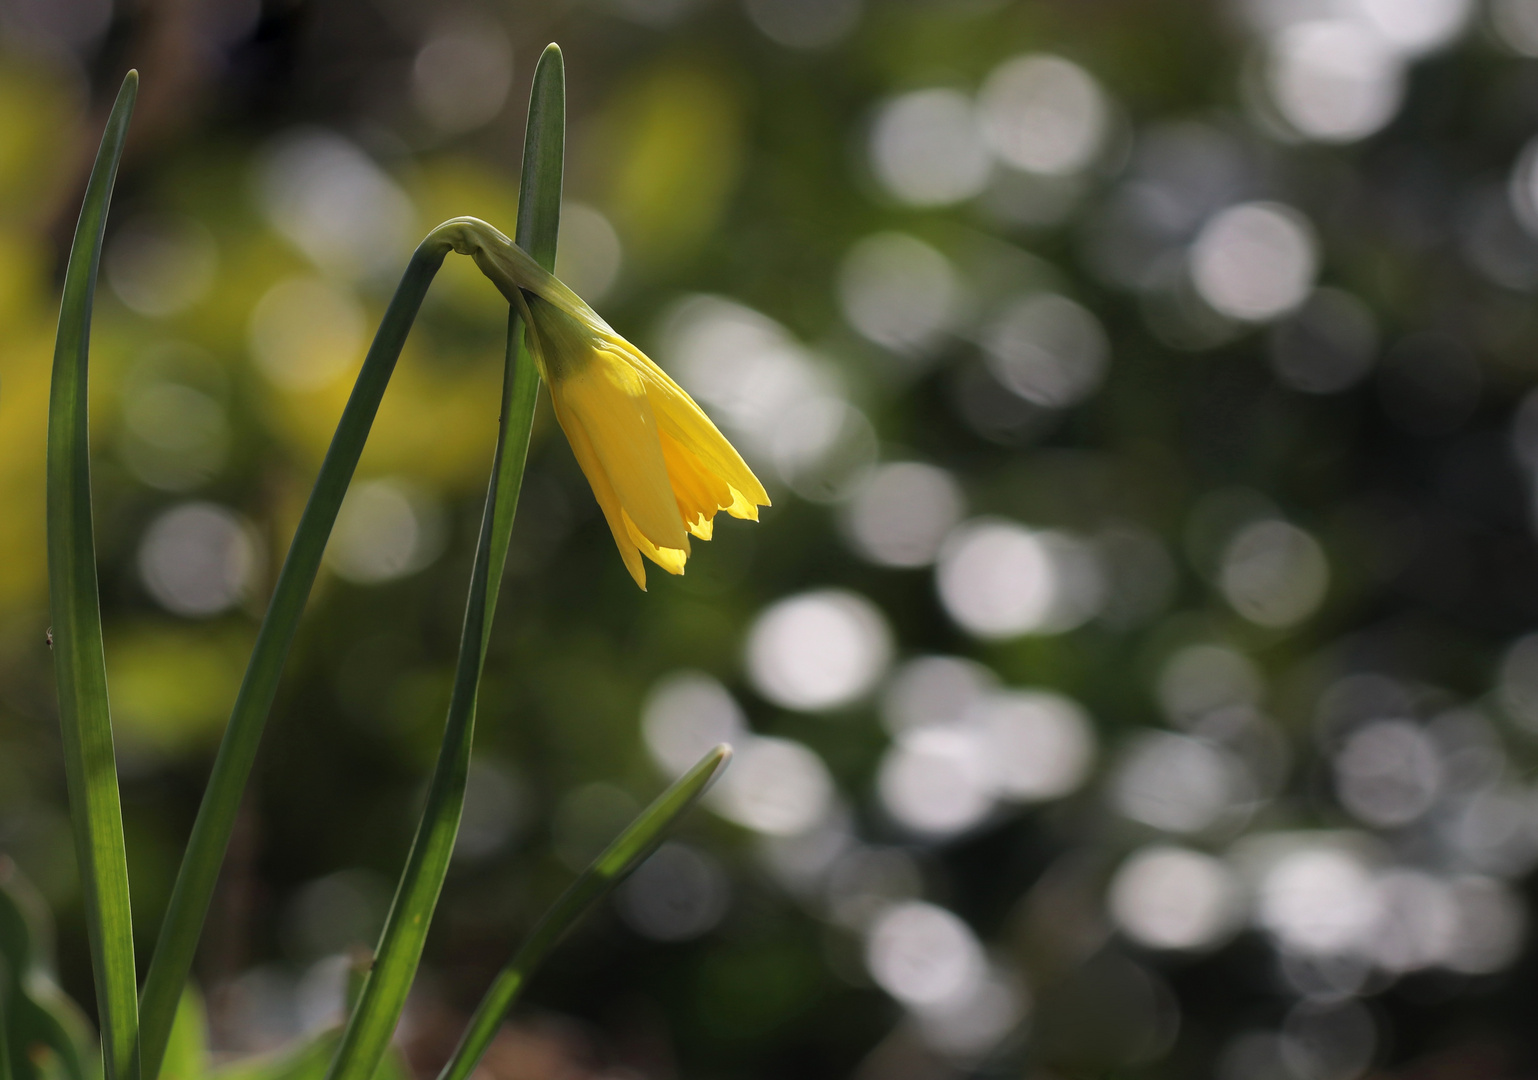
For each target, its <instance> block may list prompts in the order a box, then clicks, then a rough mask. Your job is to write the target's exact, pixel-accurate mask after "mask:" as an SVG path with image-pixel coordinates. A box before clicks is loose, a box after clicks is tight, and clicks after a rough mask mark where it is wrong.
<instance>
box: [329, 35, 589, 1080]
mask: <svg viewBox="0 0 1538 1080" xmlns="http://www.w3.org/2000/svg"><path fill="white" fill-rule="evenodd" d="M565 119H566V118H565V74H564V71H563V69H562V61H561V52H560V50H559V49H558V48H556V47H555V46H553V45H552V46H550V47H549V48H547V49H546V50H545V54H544V56H543V57H541V58H540V63H539V67H538V68H537V69H536V70H535V73H534V93H533V97H532V98H531V101H530V106H529V126H528V131H527V134H526V136H525V144H524V168H523V184H522V188H521V189H520V191H519V198H518V229H517V236H518V239H519V241H520V243H521V244H523V245H525V247H526V248H527V250H529V251H530V252H531V254H532V255H533V256H534V258H535V259H537V260H538V261H540V262H541V263H543V264H544V265H545V266H546V267H547V268H548V267H549V266H551V265H553V264H554V262H555V247H556V234H557V230H558V228H559V220H560V217H559V215H560V199H561V174H562V168H563V156H564V143H565ZM481 225H482V223H479V222H477V223H475V227H481ZM440 228H442V229H443V230H445V234H446V235H447V234H448V233H447V230H450V229H455V230H458V232H456V233H454V234H453V235H455V236H456V237H458V238H460V239H461V241H463V240H464V239H465V238H466V237H467V233H466V232H465V224H464V222H463V221H462V220H461V221H456V222H447V223H445V224H444V225H443V226H441V227H440ZM491 231H492V232H493V233H494V232H495V230H491ZM457 248H458V250H461V251H464V250H465V246H464V245H463V243H461V244H460V245H457ZM522 336H523V335H522V334H520V333H519V320H518V319H517V318H516V317H515V316H512V315H510V316H509V323H508V345H507V349H508V357H509V361H510V370H509V371H508V376H507V379H506V381H505V383H504V389H503V414H502V431H501V435H500V437H499V439H498V443H497V456H496V465H495V466H494V469H493V474H492V479H491V483H490V486H489V490H488V491H487V494H486V507H485V510H484V512H483V514H482V518H481V532H480V539H479V542H478V544H477V547H476V556H475V566H474V569H473V570H472V572H471V587H470V598H469V602H468V603H467V605H466V610H465V621H464V627H463V630H462V632H461V636H460V646H459V661H458V667H457V669H456V671H455V675H454V691H453V695H452V697H451V699H450V702H449V714H448V719H447V722H446V723H445V725H444V733H443V742H442V745H441V746H440V748H439V751H438V762H437V765H436V766H435V767H434V770H433V778H432V783H431V785H430V786H429V788H428V792H427V805H426V807H425V808H424V809H423V811H422V819H421V822H420V824H419V825H418V826H417V833H416V837H415V838H414V839H413V840H412V844H411V853H410V854H409V855H408V856H407V859H406V867H405V870H404V871H403V872H402V874H401V880H400V884H399V885H398V886H397V888H396V892H395V899H394V901H393V902H392V904H391V906H390V914H389V916H388V918H387V919H386V920H385V928H384V932H383V934H382V935H381V937H380V941H379V948H378V950H377V952H376V954H375V958H374V966H373V968H372V970H371V971H370V972H369V974H368V978H367V979H366V981H365V983H364V986H363V992H362V994H361V996H360V997H359V1000H358V1004H357V1007H356V1008H354V1009H353V1011H352V1015H351V1016H350V1017H349V1018H348V1021H347V1027H346V1029H345V1030H344V1031H343V1033H342V1041H341V1044H340V1045H339V1046H338V1047H337V1053H336V1057H335V1059H333V1061H332V1063H331V1068H330V1070H329V1071H328V1072H327V1074H326V1075H327V1080H368V1078H369V1077H372V1076H373V1075H374V1072H375V1070H376V1069H377V1068H378V1066H379V1062H380V1060H381V1059H382V1058H383V1057H384V1053H385V1050H386V1049H387V1048H388V1046H389V1042H390V1036H391V1035H392V1034H393V1033H394V1031H395V1025H396V1024H397V1023H398V1022H399V1020H400V1014H401V1009H402V1008H403V1007H404V1006H405V1003H406V994H407V993H408V991H409V990H410V989H411V981H412V978H413V977H414V976H415V974H416V969H417V965H418V963H420V961H421V956H422V948H423V945H424V944H425V942H426V939H427V931H428V926H429V924H430V923H431V922H432V915H433V911H434V909H435V908H436V906H437V902H438V896H439V894H440V892H441V891H442V889H443V880H444V878H445V876H446V875H447V873H448V866H449V860H450V858H451V857H452V856H453V850H454V839H455V836H456V835H457V833H458V831H459V820H460V814H461V812H462V810H463V809H464V792H465V780H466V777H467V775H468V772H469V766H470V749H471V743H472V741H473V738H472V737H473V733H474V728H475V703H476V692H477V688H478V686H479V683H480V677H481V670H482V666H483V664H484V661H485V655H486V632H487V629H488V627H489V625H490V622H491V617H492V614H493V612H494V610H495V606H496V605H495V598H496V591H495V587H494V583H495V582H498V581H500V578H501V573H502V569H503V566H504V564H505V561H506V557H507V545H508V540H509V537H510V534H511V531H512V515H513V506H514V503H515V500H516V499H517V494H518V490H519V485H520V484H521V480H522V476H523V466H524V461H525V458H526V457H527V448H528V440H529V430H530V428H531V426H532V424H533V419H534V404H535V399H536V391H537V389H538V379H539V376H538V374H537V373H536V372H535V369H534V365H533V364H532V363H530V362H529V358H528V357H527V355H526V354H525V353H524V352H523V350H522V348H521V344H520V342H521V339H522ZM515 357H516V360H515V359H514V358H515Z"/></svg>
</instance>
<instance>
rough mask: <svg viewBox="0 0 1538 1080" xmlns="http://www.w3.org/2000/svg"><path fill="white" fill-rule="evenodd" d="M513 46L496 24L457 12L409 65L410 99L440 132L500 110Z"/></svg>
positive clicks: (472, 124) (467, 127) (484, 120)
mask: <svg viewBox="0 0 1538 1080" xmlns="http://www.w3.org/2000/svg"><path fill="white" fill-rule="evenodd" d="M512 83H513V49H512V46H511V45H510V44H509V43H508V40H507V33H506V31H504V30H503V29H502V27H501V25H500V24H498V23H496V22H494V21H493V20H491V19H487V18H484V17H483V18H476V19H470V18H468V17H466V15H465V14H464V13H460V14H459V15H458V16H457V17H456V18H454V19H453V20H452V21H449V22H447V23H445V24H444V25H442V26H439V27H438V28H437V29H435V30H434V31H433V32H432V34H431V35H430V36H429V37H428V39H427V41H426V43H425V44H424V45H423V46H422V48H421V49H420V50H418V52H417V55H416V60H415V61H414V62H413V63H412V65H411V99H412V101H413V103H414V104H415V105H416V107H417V111H418V112H420V113H421V114H422V116H423V117H424V118H425V119H426V120H427V122H428V123H430V124H431V125H432V126H433V127H435V128H437V129H438V130H439V131H440V132H443V133H444V134H449V135H452V134H458V133H460V132H464V131H471V130H474V129H475V128H478V127H481V126H482V125H484V124H488V123H490V122H491V121H492V120H494V119H496V116H497V114H498V113H499V112H501V111H502V104H503V102H505V101H506V100H507V92H508V90H509V89H510V88H511V87H512Z"/></svg>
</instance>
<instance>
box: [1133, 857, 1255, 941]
mask: <svg viewBox="0 0 1538 1080" xmlns="http://www.w3.org/2000/svg"><path fill="white" fill-rule="evenodd" d="M1240 896H1241V894H1240V889H1239V883H1238V881H1237V880H1236V879H1235V877H1234V875H1233V872H1232V871H1231V870H1229V869H1228V867H1227V866H1226V865H1225V864H1224V863H1223V862H1222V861H1221V860H1219V859H1215V858H1213V857H1212V856H1211V855H1204V854H1202V853H1201V852H1197V851H1191V850H1190V849H1188V848H1180V847H1172V846H1169V845H1164V844H1160V845H1152V846H1149V847H1145V848H1142V849H1140V850H1139V851H1137V852H1135V853H1134V854H1133V855H1132V856H1131V857H1130V858H1128V859H1127V861H1126V862H1124V863H1122V865H1121V868H1120V869H1118V870H1117V871H1116V876H1115V877H1114V878H1112V879H1111V887H1110V895H1109V898H1108V904H1109V907H1110V911H1111V917H1112V918H1113V919H1115V920H1116V924H1117V925H1118V926H1119V927H1120V928H1121V930H1122V932H1123V933H1125V934H1126V935H1127V936H1128V937H1129V938H1131V939H1132V940H1133V941H1136V942H1137V943H1138V944H1140V945H1145V946H1147V947H1149V948H1151V949H1181V950H1187V949H1204V948H1209V947H1211V946H1212V945H1215V944H1217V943H1218V942H1220V941H1222V940H1224V939H1226V938H1227V937H1228V936H1229V935H1230V934H1231V933H1232V932H1233V931H1234V930H1235V929H1236V928H1237V926H1238V923H1239V920H1240V916H1241V914H1242V910H1243V909H1242V905H1241V903H1240Z"/></svg>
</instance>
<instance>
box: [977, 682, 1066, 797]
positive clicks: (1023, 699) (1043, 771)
mask: <svg viewBox="0 0 1538 1080" xmlns="http://www.w3.org/2000/svg"><path fill="white" fill-rule="evenodd" d="M970 720H971V723H972V724H974V725H976V727H977V729H978V731H979V738H980V741H981V743H982V746H983V747H984V750H985V752H986V760H987V761H988V763H989V766H990V769H991V772H992V775H993V783H994V785H995V789H996V790H997V792H998V794H999V795H1000V797H1002V798H1005V799H1009V800H1013V801H1017V802H1037V801H1040V800H1043V799H1056V798H1060V797H1062V796H1064V795H1067V794H1068V793H1069V792H1072V791H1075V790H1077V789H1078V787H1079V786H1080V785H1081V784H1082V783H1083V782H1084V780H1085V778H1086V777H1087V776H1088V775H1089V769H1090V765H1091V764H1092V762H1093V760H1094V755H1095V735H1094V728H1093V727H1092V726H1091V724H1090V721H1089V716H1088V714H1087V713H1085V711H1084V709H1083V708H1082V707H1081V706H1080V705H1079V704H1078V703H1077V702H1076V701H1073V700H1071V699H1070V698H1066V697H1064V696H1063V695H1061V694H1054V693H1051V692H1049V691H1045V690H1008V691H1003V692H999V693H994V694H990V695H989V696H988V697H987V698H985V699H984V700H983V701H982V702H981V703H980V704H978V705H976V706H974V707H973V709H972V713H971V716H970Z"/></svg>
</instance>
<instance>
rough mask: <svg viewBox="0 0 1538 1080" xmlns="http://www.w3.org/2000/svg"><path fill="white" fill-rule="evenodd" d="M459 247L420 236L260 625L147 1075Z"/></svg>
mask: <svg viewBox="0 0 1538 1080" xmlns="http://www.w3.org/2000/svg"><path fill="white" fill-rule="evenodd" d="M451 250H452V243H451V242H450V241H449V240H448V239H446V238H445V237H444V236H443V235H442V233H441V231H440V230H434V231H433V232H432V233H429V234H428V236H427V238H426V239H424V240H423V241H422V243H421V244H419V245H418V246H417V250H416V252H415V253H414V254H413V255H412V257H411V261H410V263H408V264H407V267H406V271H405V273H404V274H402V275H401V280H400V284H399V285H397V286H396V290H395V295H394V296H393V297H391V299H390V304H389V306H388V307H387V308H386V309H385V315H384V319H383V321H381V323H380V325H379V330H378V332H377V333H376V334H375V335H374V341H373V344H371V345H370V346H369V351H368V355H367V356H366V357H365V358H364V361H363V369H362V370H361V371H360V372H359V373H358V379H357V382H356V383H354V385H353V391H352V394H351V396H349V398H348V399H347V405H346V406H345V407H344V408H343V410H342V418H341V420H340V421H339V422H338V423H337V428H336V434H335V435H333V436H332V439H331V446H330V448H329V449H328V450H327V451H326V458H325V460H324V461H323V462H322V463H321V467H320V472H319V474H318V475H317V476H316V479H315V487H314V488H313V489H312V490H311V492H310V499H309V502H308V503H306V504H305V508H304V514H303V515H302V516H301V517H300V519H299V527H298V528H297V529H296V530H295V532H294V539H293V541H292V543H291V544H290V546H289V549H288V556H287V557H286V558H285V559H284V561H283V569H282V570H281V571H280V572H279V574H278V581H277V585H276V586H275V587H274V589H273V594H272V599H271V601H270V602H269V603H268V605H267V614H266V616H265V617H264V618H263V620H262V626H261V629H260V630H259V631H258V632H257V637H256V645H255V647H254V648H253V649H252V651H251V659H250V661H249V663H248V664H247V667H246V673H245V676H244V678H243V680H242V681H241V685H240V691H239V693H238V694H237V695H236V698H235V705H234V708H233V709H232V710H231V713H230V722H229V724H228V725H227V726H226V728H225V731H224V737H223V740H222V741H221V742H220V744H219V752H218V754H217V756H216V757H215V758H214V766H213V769H212V771H211V772H210V774H209V780H208V787H207V788H206V789H205V791H204V793H203V802H202V804H201V805H200V806H199V807H198V816H197V818H196V820H195V821H194V822H193V826H192V835H191V836H190V838H189V839H188V842H187V850H186V853H185V854H184V855H183V857H182V864H181V869H180V870H179V871H178V873H177V877H176V885H175V887H174V888H173V889H172V892H171V900H170V902H169V904H168V905H167V907H166V914H165V919H164V921H163V922H162V924H161V931H160V938H159V940H158V941H157V942H156V947H155V952H154V955H153V957H152V958H151V960H150V969H149V974H148V975H147V976H146V978H145V983H144V993H143V998H142V1010H141V1019H142V1033H143V1042H142V1054H143V1061H144V1080H156V1077H158V1075H159V1072H160V1063H161V1060H162V1059H163V1057H164V1055H165V1050H166V1043H167V1040H168V1039H169V1038H170V1034H171V1026H172V1024H173V1022H174V1021H175V1018H176V1010H177V1005H178V1003H179V1002H180V1000H181V994H182V987H183V986H185V985H186V982H187V973H188V972H189V971H190V970H191V968H192V959H193V955H194V954H195V953H196V951H197V945H198V938H199V936H200V935H201V934H202V930H203V922H204V920H205V919H206V917H207V915H208V905H209V901H210V900H211V899H212V897H213V893H214V886H215V884H216V883H217V881H218V877H219V868H220V865H221V864H222V863H223V861H224V853H225V849H226V848H227V847H228V846H229V841H230V833H231V832H232V831H233V830H234V827H235V815H236V812H237V811H238V810H239V808H240V799H241V795H242V793H243V792H244V791H245V786H246V781H247V779H248V778H249V777H250V775H251V766H252V764H253V762H254V761H255V760H256V752H257V748H258V746H259V745H260V743H261V738H262V729H263V728H264V727H265V726H266V723H267V716H268V714H269V713H270V712H271V710H272V703H273V699H274V698H275V697H276V696H277V692H278V680H279V678H280V676H281V675H282V673H283V665H284V662H285V661H286V660H287V658H288V650H289V647H290V646H291V645H292V644H293V640H294V634H295V631H296V630H297V629H298V626H299V619H300V616H301V615H303V613H304V606H305V602H306V600H307V599H308V598H309V595H310V589H311V587H312V586H313V585H314V584H315V575H316V574H317V572H318V571H319V570H320V562H321V556H322V555H323V554H324V553H325V550H326V542H327V540H328V539H330V536H331V529H332V526H333V525H335V524H336V516H337V511H338V510H339V509H340V508H341V505H342V497H343V496H344V495H345V494H346V493H347V486H348V484H349V483H350V482H351V481H352V475H353V471H354V469H356V467H357V464H358V459H359V457H360V456H361V455H362V453H363V444H364V442H365V441H366V440H367V438H368V433H369V429H370V428H371V427H372V426H373V423H374V417H375V415H376V414H377V412H378V411H379V402H380V400H381V399H382V398H383V396H384V392H385V388H386V386H387V385H388V384H389V381H390V376H391V375H392V374H393V373H394V371H395V363H396V361H397V360H398V359H399V358H400V354H401V349H402V347H403V346H404V345H405V342H406V335H407V334H408V333H409V332H410V330H411V326H412V323H413V322H414V321H415V320H416V315H417V311H418V310H419V309H420V308H421V306H422V300H423V298H424V297H425V296H426V294H427V289H428V286H429V285H431V284H432V280H433V278H434V276H435V275H436V274H437V273H438V270H439V268H440V267H441V266H442V265H443V260H444V259H445V258H446V257H447V255H448V253H449V251H451Z"/></svg>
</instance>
